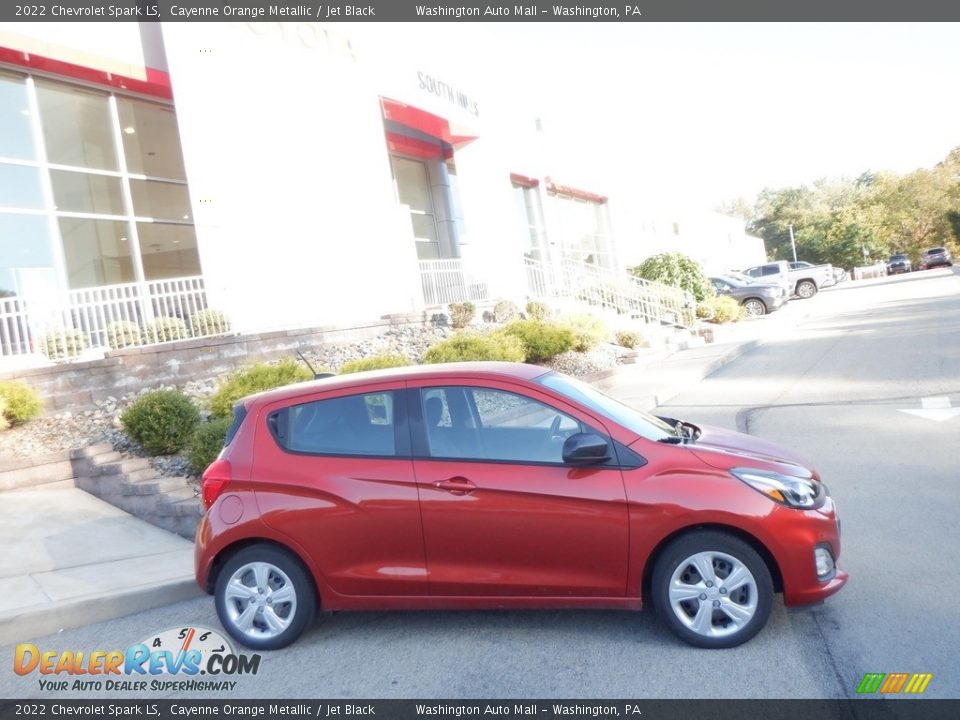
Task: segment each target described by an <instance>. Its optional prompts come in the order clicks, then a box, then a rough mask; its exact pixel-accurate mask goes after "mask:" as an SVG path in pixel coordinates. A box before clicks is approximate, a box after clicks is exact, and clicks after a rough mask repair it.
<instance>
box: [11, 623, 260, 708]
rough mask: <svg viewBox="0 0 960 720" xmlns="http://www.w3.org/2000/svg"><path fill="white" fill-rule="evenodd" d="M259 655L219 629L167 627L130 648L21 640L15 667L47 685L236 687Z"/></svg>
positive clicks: (101, 688)
mask: <svg viewBox="0 0 960 720" xmlns="http://www.w3.org/2000/svg"><path fill="white" fill-rule="evenodd" d="M260 660H261V657H260V655H257V654H253V655H246V654H238V653H236V652H234V650H233V646H232V645H231V644H230V642H229V641H228V640H227V639H226V638H225V637H223V636H222V635H221V634H220V633H218V632H217V631H215V630H210V629H208V628H202V627H184V628H173V629H170V630H164V631H163V632H160V633H157V634H155V635H151V636H149V637H147V638H145V639H144V640H142V641H140V642H138V643H135V644H133V645H131V646H129V647H128V648H127V649H126V650H102V649H101V650H92V651H84V650H46V649H40V648H38V647H37V646H36V645H34V644H32V643H22V644H20V645H17V647H16V649H15V650H14V655H13V671H14V672H15V673H16V674H17V675H21V676H29V675H31V674H33V673H37V674H38V675H39V676H40V677H39V678H38V682H39V684H40V689H41V690H44V691H78V690H81V691H82V690H93V691H108V692H109V691H112V692H142V691H144V690H154V691H163V692H171V691H181V692H183V691H210V692H212V691H228V692H229V691H232V690H234V689H235V688H236V686H237V681H236V680H232V679H228V678H232V677H236V676H239V675H256V674H257V671H258V670H259V669H260Z"/></svg>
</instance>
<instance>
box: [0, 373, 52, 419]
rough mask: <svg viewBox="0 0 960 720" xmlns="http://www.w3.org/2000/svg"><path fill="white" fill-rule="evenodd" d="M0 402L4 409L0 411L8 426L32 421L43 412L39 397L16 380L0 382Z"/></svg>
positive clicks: (30, 388)
mask: <svg viewBox="0 0 960 720" xmlns="http://www.w3.org/2000/svg"><path fill="white" fill-rule="evenodd" d="M0 400H2V401H3V404H4V409H3V410H2V411H0V414H2V415H3V416H4V417H5V418H6V420H7V424H8V425H21V424H23V423H25V422H27V421H28V420H33V419H34V418H35V417H36V416H37V415H39V414H40V411H41V410H43V401H42V400H41V399H40V395H38V394H37V391H36V390H34V389H33V388H32V387H30V386H29V385H27V384H25V383H22V382H18V381H16V380H3V381H0Z"/></svg>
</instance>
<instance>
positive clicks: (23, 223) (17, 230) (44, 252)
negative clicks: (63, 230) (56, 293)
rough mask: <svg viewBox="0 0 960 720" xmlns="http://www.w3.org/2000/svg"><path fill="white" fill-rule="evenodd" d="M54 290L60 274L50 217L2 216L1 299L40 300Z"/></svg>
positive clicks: (0, 253)
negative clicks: (29, 298)
mask: <svg viewBox="0 0 960 720" xmlns="http://www.w3.org/2000/svg"><path fill="white" fill-rule="evenodd" d="M53 288H56V270H55V269H54V263H53V246H52V244H51V242H50V224H49V222H48V221H47V218H46V216H44V215H25V214H19V213H16V214H14V213H0V298H5V297H14V296H21V295H24V294H28V295H30V294H33V295H34V296H36V295H38V294H46V293H48V292H50V290H51V289H53ZM31 291H32V292H31Z"/></svg>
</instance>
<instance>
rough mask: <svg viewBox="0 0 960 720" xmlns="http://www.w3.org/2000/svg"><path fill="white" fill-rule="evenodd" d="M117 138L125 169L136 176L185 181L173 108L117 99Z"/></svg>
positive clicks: (130, 99)
mask: <svg viewBox="0 0 960 720" xmlns="http://www.w3.org/2000/svg"><path fill="white" fill-rule="evenodd" d="M117 114H118V115H119V116H120V131H121V135H120V137H122V138H123V152H124V156H125V157H126V161H127V169H128V170H129V171H130V172H131V173H134V174H137V175H146V176H148V177H157V178H168V179H170V180H186V179H187V175H186V172H184V169H183V154H182V152H181V151H180V134H179V131H178V130H177V117H176V114H175V113H174V111H173V108H171V107H167V106H165V105H157V104H156V103H148V102H143V101H140V100H134V99H132V98H125V97H118V98H117Z"/></svg>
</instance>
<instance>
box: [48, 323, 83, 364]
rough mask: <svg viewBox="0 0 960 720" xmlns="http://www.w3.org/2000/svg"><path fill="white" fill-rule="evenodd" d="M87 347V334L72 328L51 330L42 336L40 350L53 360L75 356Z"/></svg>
mask: <svg viewBox="0 0 960 720" xmlns="http://www.w3.org/2000/svg"><path fill="white" fill-rule="evenodd" d="M86 347H87V334H86V333H85V332H83V331H82V330H76V329H75V328H70V329H68V330H60V331H53V332H49V333H47V334H46V335H44V336H43V337H42V338H40V350H41V351H42V352H43V354H44V355H46V356H47V357H48V358H50V359H51V360H65V359H67V358H75V357H76V356H77V355H79V354H80V353H82V352H83V351H84V349H85V348H86Z"/></svg>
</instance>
